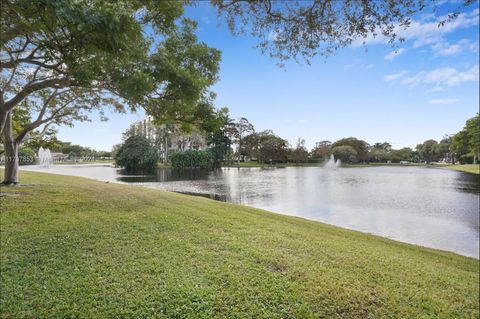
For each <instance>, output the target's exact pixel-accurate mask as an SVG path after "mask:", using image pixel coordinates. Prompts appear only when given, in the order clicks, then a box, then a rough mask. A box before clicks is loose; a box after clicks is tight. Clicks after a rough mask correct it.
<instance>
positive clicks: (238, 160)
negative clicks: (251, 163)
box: [237, 138, 242, 166]
mask: <svg viewBox="0 0 480 319" xmlns="http://www.w3.org/2000/svg"><path fill="white" fill-rule="evenodd" d="M241 152H242V138H239V139H238V158H237V164H238V166H240V154H241Z"/></svg>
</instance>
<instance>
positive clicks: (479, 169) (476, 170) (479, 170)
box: [445, 164, 480, 175]
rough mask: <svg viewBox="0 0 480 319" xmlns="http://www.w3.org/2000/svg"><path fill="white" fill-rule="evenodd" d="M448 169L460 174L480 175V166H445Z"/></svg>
mask: <svg viewBox="0 0 480 319" xmlns="http://www.w3.org/2000/svg"><path fill="white" fill-rule="evenodd" d="M445 167H446V168H448V169H453V170H456V171H460V172H466V173H471V174H477V175H478V174H480V164H464V165H449V166H445Z"/></svg>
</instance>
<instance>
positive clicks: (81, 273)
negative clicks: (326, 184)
mask: <svg viewBox="0 0 480 319" xmlns="http://www.w3.org/2000/svg"><path fill="white" fill-rule="evenodd" d="M21 179H22V182H24V183H29V184H31V185H30V186H28V185H27V186H22V187H14V188H2V192H5V193H8V194H9V196H3V197H0V201H1V202H0V204H1V215H0V216H1V219H0V221H1V252H0V254H1V259H0V270H1V294H0V307H1V312H0V317H1V318H302V319H303V318H478V316H479V305H478V300H479V278H480V277H479V261H478V260H475V259H472V258H466V257H462V256H458V255H456V254H452V253H447V252H441V251H438V250H433V249H426V248H421V247H418V246H414V245H408V244H402V243H399V242H395V241H391V240H388V239H384V238H380V237H376V236H371V235H367V234H363V233H359V232H355V231H349V230H344V229H341V228H338V227H333V226H328V225H325V224H322V223H318V222H312V221H307V220H304V219H300V218H294V217H287V216H282V215H278V214H273V213H268V212H265V211H262V210H258V209H253V208H247V207H242V206H236V205H232V204H228V203H221V202H215V201H212V200H209V199H205V198H200V197H190V196H186V195H180V194H175V193H169V192H164V191H159V190H153V189H146V188H142V187H135V186H126V185H119V184H111V183H101V182H96V181H92V180H87V179H82V178H76V177H67V176H60V175H50V174H41V173H27V172H22V173H21Z"/></svg>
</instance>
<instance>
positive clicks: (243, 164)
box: [223, 161, 322, 167]
mask: <svg viewBox="0 0 480 319" xmlns="http://www.w3.org/2000/svg"><path fill="white" fill-rule="evenodd" d="M223 166H224V167H296V166H299V167H318V166H322V163H299V164H296V163H275V164H268V163H259V162H256V161H250V162H240V166H239V165H238V164H237V162H234V163H232V164H228V163H224V165H223Z"/></svg>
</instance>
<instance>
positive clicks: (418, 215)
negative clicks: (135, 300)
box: [24, 165, 480, 258]
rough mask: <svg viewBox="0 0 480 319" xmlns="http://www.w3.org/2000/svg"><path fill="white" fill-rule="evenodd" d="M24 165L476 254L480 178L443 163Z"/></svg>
mask: <svg viewBox="0 0 480 319" xmlns="http://www.w3.org/2000/svg"><path fill="white" fill-rule="evenodd" d="M24 169H28V170H36V171H45V172H50V173H57V174H65V175H75V176H83V177H89V178H93V179H97V180H108V181H114V182H122V183H132V184H138V185H143V186H146V187H152V188H161V189H166V190H170V191H175V192H181V193H187V194H195V195H200V196H206V197H210V198H213V199H217V200H223V201H228V202H232V203H236V204H242V205H248V206H252V207H257V208H262V209H266V210H269V211H273V212H277V213H282V214H286V215H293V216H299V217H303V218H307V219H311V220H317V221H321V222H324V223H328V224H332V225H337V226H341V227H345V228H349V229H354V230H359V231H362V232H367V233H372V234H375V235H380V236H384V237H388V238H391V239H395V240H399V241H403V242H408V243H413V244H418V245H422V246H427V247H432V248H438V249H442V250H448V251H453V252H456V253H459V254H462V255H466V256H472V257H475V258H478V257H479V191H480V181H479V178H478V176H475V175H470V174H466V173H461V172H456V171H450V170H446V169H436V168H425V167H394V166H391V167H390V166H389V167H387V166H385V167H358V168H339V169H336V170H330V169H326V168H322V167H288V168H242V169H237V168H231V169H228V168H225V169H221V170H216V171H201V170H191V171H176V170H172V169H159V170H157V171H155V172H152V173H149V174H133V175H131V174H126V173H125V172H124V171H122V170H120V169H116V168H113V167H105V166H95V165H91V166H62V165H56V166H52V167H50V168H40V167H33V166H30V167H25V168H24Z"/></svg>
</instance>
